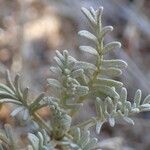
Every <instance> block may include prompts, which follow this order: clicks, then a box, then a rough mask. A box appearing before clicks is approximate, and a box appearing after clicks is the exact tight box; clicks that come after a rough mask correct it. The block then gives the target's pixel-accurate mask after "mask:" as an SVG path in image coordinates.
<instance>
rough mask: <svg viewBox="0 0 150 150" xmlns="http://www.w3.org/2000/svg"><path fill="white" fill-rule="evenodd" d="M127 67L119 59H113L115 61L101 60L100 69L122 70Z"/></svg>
mask: <svg viewBox="0 0 150 150" xmlns="http://www.w3.org/2000/svg"><path fill="white" fill-rule="evenodd" d="M127 66H128V64H127V63H126V62H125V61H123V60H120V59H115V60H102V67H106V68H110V67H113V68H119V69H124V68H126V67H127Z"/></svg>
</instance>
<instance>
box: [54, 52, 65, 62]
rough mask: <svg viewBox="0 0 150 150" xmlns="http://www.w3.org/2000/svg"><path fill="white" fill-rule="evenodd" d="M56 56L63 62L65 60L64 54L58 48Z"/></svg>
mask: <svg viewBox="0 0 150 150" xmlns="http://www.w3.org/2000/svg"><path fill="white" fill-rule="evenodd" d="M56 56H57V57H58V58H59V59H60V61H61V62H63V63H64V62H65V58H64V56H63V55H62V54H61V53H60V52H59V51H58V50H56Z"/></svg>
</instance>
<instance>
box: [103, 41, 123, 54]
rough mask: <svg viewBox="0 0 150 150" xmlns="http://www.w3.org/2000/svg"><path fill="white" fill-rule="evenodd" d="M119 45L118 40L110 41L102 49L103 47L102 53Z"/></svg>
mask: <svg viewBox="0 0 150 150" xmlns="http://www.w3.org/2000/svg"><path fill="white" fill-rule="evenodd" d="M120 47H121V43H120V42H111V43H108V44H106V45H105V47H104V49H103V53H104V54H106V53H108V52H109V51H111V50H113V49H116V48H120Z"/></svg>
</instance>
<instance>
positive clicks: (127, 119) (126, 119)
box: [123, 117, 134, 125]
mask: <svg viewBox="0 0 150 150" xmlns="http://www.w3.org/2000/svg"><path fill="white" fill-rule="evenodd" d="M123 119H124V120H125V121H126V122H128V123H130V124H132V125H134V121H133V120H132V119H131V118H129V117H123Z"/></svg>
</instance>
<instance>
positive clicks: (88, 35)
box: [78, 30, 97, 42]
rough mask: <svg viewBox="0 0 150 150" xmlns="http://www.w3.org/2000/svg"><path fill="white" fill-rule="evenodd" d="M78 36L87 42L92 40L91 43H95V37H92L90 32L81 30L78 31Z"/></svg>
mask: <svg viewBox="0 0 150 150" xmlns="http://www.w3.org/2000/svg"><path fill="white" fill-rule="evenodd" d="M78 34H79V35H80V36H83V37H85V38H87V39H89V40H92V41H94V42H96V41H97V38H96V36H95V35H93V34H92V33H91V32H89V31H86V30H82V31H79V32H78Z"/></svg>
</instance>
